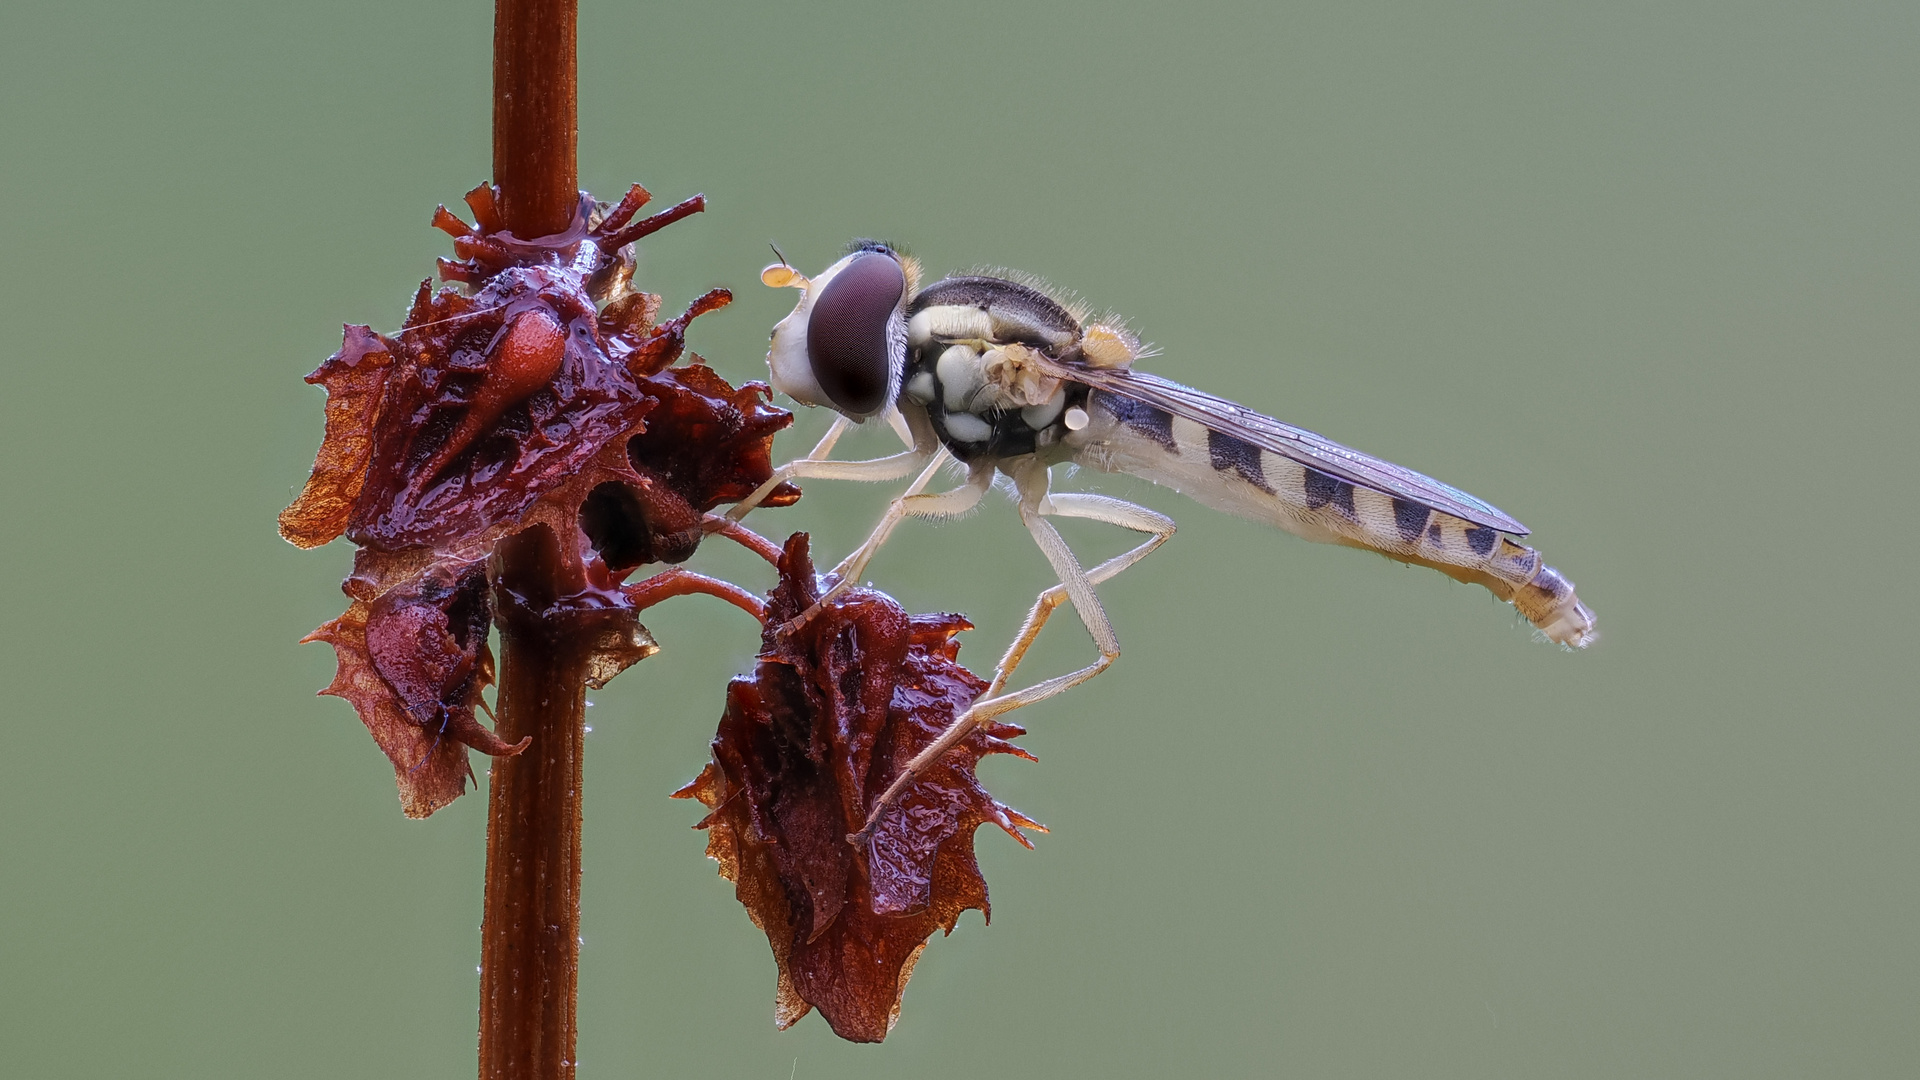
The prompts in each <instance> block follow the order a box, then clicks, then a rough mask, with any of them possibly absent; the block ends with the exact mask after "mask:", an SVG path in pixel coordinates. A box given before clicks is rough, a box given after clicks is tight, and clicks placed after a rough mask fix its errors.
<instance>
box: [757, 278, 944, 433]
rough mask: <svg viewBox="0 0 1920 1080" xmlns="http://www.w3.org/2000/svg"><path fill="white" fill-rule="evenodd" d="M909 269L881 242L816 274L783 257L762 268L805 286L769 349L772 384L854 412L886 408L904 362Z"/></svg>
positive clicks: (806, 401) (777, 281)
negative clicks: (782, 260)
mask: <svg viewBox="0 0 1920 1080" xmlns="http://www.w3.org/2000/svg"><path fill="white" fill-rule="evenodd" d="M910 276H911V275H910V272H909V270H908V268H907V267H906V266H905V265H904V264H903V263H902V261H901V259H900V257H899V256H898V255H896V254H895V253H894V252H893V250H892V249H890V248H888V247H886V246H884V245H881V244H862V245H861V246H860V247H859V248H857V249H856V250H855V251H853V252H852V253H850V254H849V255H847V256H846V257H845V258H843V259H841V260H840V261H839V262H836V263H834V264H833V265H832V266H829V267H827V269H826V270H825V271H823V272H822V273H820V274H819V275H818V276H817V277H814V278H812V279H808V278H807V277H805V276H804V275H802V274H800V273H798V272H797V271H795V270H793V268H792V267H789V266H787V265H786V264H784V263H779V264H776V265H774V266H769V267H767V269H766V270H764V271H762V272H761V275H760V279H761V280H762V281H764V282H766V283H767V284H769V285H776V286H777V285H785V286H790V287H793V288H798V289H799V290H800V302H799V303H798V304H796V305H795V306H794V309H793V311H792V313H790V314H789V315H788V316H787V317H786V318H784V319H781V320H780V322H779V323H778V324H777V325H775V326H774V328H773V343H772V345H771V346H770V347H769V348H768V349H767V369H768V372H769V373H770V375H771V379H772V382H773V386H774V389H776V390H778V391H780V392H781V393H783V394H785V395H787V396H788V397H790V398H792V399H793V400H795V401H798V402H800V403H801V404H803V405H825V406H827V407H828V408H830V409H834V410H836V411H838V412H840V413H843V414H845V415H847V416H849V417H852V418H853V419H856V420H864V419H866V418H868V417H870V416H877V415H879V414H880V413H882V412H884V411H885V410H886V409H887V407H888V406H889V405H891V404H892V403H893V400H894V397H895V396H896V395H898V394H899V392H900V377H901V372H902V370H903V369H904V368H905V366H906V345H907V321H906V310H907V302H908V301H909V300H910V299H911V295H912V287H911V281H910Z"/></svg>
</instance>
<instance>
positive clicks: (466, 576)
mask: <svg viewBox="0 0 1920 1080" xmlns="http://www.w3.org/2000/svg"><path fill="white" fill-rule="evenodd" d="M648 198H649V196H648V195H647V193H646V191H645V189H643V188H641V187H639V186H638V185H635V186H634V187H633V188H632V189H631V190H630V191H628V193H627V195H626V197H625V198H623V199H622V200H621V201H620V202H619V203H618V204H616V205H614V206H611V207H600V206H597V205H596V204H595V203H594V202H593V200H592V199H591V198H590V197H588V196H586V195H584V194H583V195H582V196H581V202H580V207H579V212H578V214H577V215H576V218H575V221H574V224H573V226H572V227H570V228H569V229H568V230H566V231H565V232H563V233H561V234H559V235H556V236H548V237H540V238H535V239H531V240H527V239H521V238H518V237H515V236H514V235H513V234H511V233H510V232H507V231H505V230H504V229H503V228H502V223H501V221H500V217H499V214H498V208H497V206H496V203H495V192H494V190H493V189H492V188H491V187H489V186H486V185H482V186H481V187H478V188H475V189H474V190H473V191H472V192H470V193H468V195H467V199H466V201H467V205H468V206H469V207H470V208H471V210H472V212H473V215H474V218H475V221H476V223H477V224H476V225H474V226H468V225H466V224H465V223H463V222H461V221H460V219H459V218H457V217H455V216H454V215H453V214H452V213H450V212H448V211H447V209H446V208H445V207H441V208H440V209H439V210H438V211H437V212H436V213H435V215H434V224H435V226H437V227H439V228H440V229H442V230H443V231H445V232H447V233H449V234H451V235H452V236H453V237H454V253H455V255H456V256H458V258H457V259H455V260H444V259H443V260H441V264H440V270H441V276H442V277H443V278H445V279H447V280H448V281H451V282H455V283H457V286H456V287H453V288H443V289H441V290H439V291H437V292H436V291H434V290H433V289H432V288H431V287H430V284H429V283H427V282H423V283H421V286H420V289H419V291H418V293H417V294H416V295H415V297H414V301H413V304H412V307H411V309H410V310H409V312H408V314H407V318H406V322H405V324H404V325H403V326H402V327H401V328H400V331H399V333H398V334H396V335H394V336H392V337H388V336H386V335H382V334H378V333H375V332H374V331H373V330H371V329H370V328H368V327H365V326H349V327H347V328H346V332H345V338H344V341H343V343H342V346H341V349H340V351H339V352H338V353H335V354H334V355H333V356H332V357H330V358H328V360H327V361H326V363H324V364H322V365H320V367H319V368H318V369H317V370H316V371H314V373H313V374H312V375H310V376H308V377H307V381H308V382H312V383H317V384H319V385H321V386H324V387H325V388H326V390H327V414H326V416H327V421H326V436H325V439H324V441H323V442H322V443H321V446H320V450H319V453H318V454H317V455H316V457H315V460H314V467H313V473H312V475H311V477H309V479H308V481H307V485H306V489H305V490H304V491H303V492H302V493H301V495H300V497H299V498H298V499H296V500H295V501H294V503H293V505H292V506H289V507H288V508H287V509H286V511H285V512H284V513H282V514H281V516H280V531H281V535H283V536H284V537H286V538H287V540H289V541H290V542H292V543H294V544H297V545H299V546H301V547H317V546H319V545H321V544H324V543H327V542H328V541H330V540H333V539H334V538H335V537H339V536H342V535H344V536H345V537H346V538H347V539H349V540H351V541H352V542H353V543H354V544H355V545H357V546H358V548H359V550H358V552H357V553H356V555H355V560H354V573H353V576H352V577H350V578H348V579H347V582H346V584H345V586H344V590H345V591H346V593H347V595H348V596H349V597H350V598H351V599H352V604H351V605H350V606H349V607H348V609H347V611H346V613H345V614H343V615H342V616H341V617H340V618H338V619H335V620H333V621H331V622H329V623H327V624H326V625H324V626H322V627H321V628H320V629H319V630H317V631H315V632H314V634H313V635H312V636H311V637H310V638H309V639H308V640H317V641H325V642H327V643H329V644H331V645H333V647H334V650H335V652H336V654H337V656H338V660H339V670H338V674H337V675H336V677H335V679H334V682H333V684H332V685H331V686H329V687H328V688H327V689H326V690H325V691H322V692H323V693H331V694H336V695H339V696H341V697H345V698H347V699H348V700H349V701H351V702H352V703H353V705H354V707H355V708H356V709H357V710H358V711H359V713H360V717H361V720H362V721H363V722H365V723H366V725H367V728H368V730H369V731H370V732H372V734H373V736H374V739H375V741H376V742H377V743H378V744H379V746H380V748H381V749H382V750H383V751H385V752H386V754H387V756H388V757H389V758H390V759H391V760H392V762H393V767H394V772H395V776H396V778H397V780H398V782H399V786H400V799H401V805H402V808H403V809H404V810H405V812H406V813H407V814H409V815H410V816H416V817H424V816H425V815H427V814H430V813H432V812H433V811H434V810H436V809H438V808H439V807H441V806H444V805H446V803H448V802H450V801H451V800H452V799H454V798H455V797H457V796H458V795H460V794H461V793H462V792H463V791H464V790H465V787H466V783H467V781H468V780H469V779H470V778H471V772H470V770H469V769H468V766H467V760H466V750H467V748H468V747H471V748H473V749H477V750H480V751H482V752H484V753H488V754H495V755H499V754H511V753H515V752H517V751H518V750H519V749H521V748H522V747H523V746H524V745H525V744H524V742H523V743H521V744H517V745H511V746H510V745H507V744H505V743H503V742H501V740H499V739H498V738H495V737H494V736H493V733H492V732H490V731H489V730H488V729H487V728H486V727H484V726H483V725H482V724H480V723H479V721H478V719H477V718H476V717H475V716H474V710H475V709H476V708H484V701H483V699H482V697H481V691H482V690H483V689H484V688H485V686H486V685H487V684H488V683H489V682H491V680H492V672H493V659H492V656H491V654H490V653H489V651H488V649H487V645H486V638H487V628H488V627H489V625H490V624H491V623H492V622H493V620H494V618H495V616H496V614H497V613H501V612H502V607H501V599H502V597H501V596H499V595H498V582H497V580H496V578H497V575H496V574H494V573H493V571H492V570H491V569H490V567H491V566H492V561H491V560H490V558H489V556H491V555H492V554H493V553H494V551H495V548H496V546H497V545H498V544H499V542H500V541H501V540H503V539H505V538H506V537H509V536H512V535H514V534H516V533H521V532H523V531H526V530H531V529H544V530H545V531H546V532H547V533H548V534H550V536H551V542H552V543H553V544H555V545H557V549H558V553H559V558H560V562H561V565H562V567H563V570H564V573H563V579H564V580H563V585H565V587H566V588H565V590H563V594H562V595H556V596H551V597H542V598H538V602H539V603H540V604H541V605H542V606H543V607H545V608H548V609H553V608H565V609H578V610H579V611H580V612H584V613H591V617H592V620H593V622H594V627H595V629H594V633H595V634H596V635H598V636H597V639H596V645H595V657H594V662H593V664H592V665H591V666H590V675H591V678H592V680H593V681H594V682H595V683H596V684H599V683H603V682H604V681H605V680H606V679H608V678H611V677H612V676H613V675H614V674H616V673H617V672H618V671H619V670H620V669H621V668H623V667H625V666H626V665H628V664H631V663H633V662H634V661H636V660H639V659H641V658H642V657H644V656H646V655H648V654H649V653H650V652H652V651H653V649H654V646H653V643H652V639H651V638H650V637H649V636H648V635H647V633H646V630H645V628H644V627H642V626H641V625H640V623H639V621H638V620H637V619H636V618H634V616H633V611H632V609H631V607H630V606H629V603H628V601H627V599H626V597H625V596H624V595H623V594H622V592H621V591H620V589H619V584H620V582H621V581H622V580H623V579H624V578H625V577H626V576H627V575H628V574H630V573H631V572H632V571H633V570H634V569H636V568H637V567H640V566H643V565H646V564H648V563H654V562H664V563H675V562H680V561H682V560H684V559H686V558H687V557H688V556H690V555H691V554H693V551H694V549H695V548H696V547H697V546H698V544H699V542H700V539H701V537H702V536H703V535H705V532H706V531H707V522H706V520H705V513H706V511H708V510H710V509H712V508H713V507H714V506H716V505H719V504H720V503H722V502H728V501H732V500H736V499H738V498H740V497H741V496H743V495H745V494H747V493H749V492H751V491H753V490H754V489H755V488H756V487H758V486H759V485H760V484H761V483H762V482H764V481H765V480H766V479H767V478H768V477H769V476H770V475H771V469H772V466H771V452H772V438H773V433H774V432H775V431H777V430H779V429H780V428H782V427H784V426H786V424H787V423H789V422H790V420H791V417H790V415H789V414H787V413H786V412H785V411H783V410H780V409H777V408H774V407H773V406H771V405H770V404H768V401H767V398H768V390H767V387H766V386H765V385H764V384H761V383H748V384H746V385H744V386H742V387H739V388H737V389H736V388H735V387H733V386H731V385H729V384H728V383H727V382H726V380H724V379H722V378H720V376H718V375H716V374H714V373H713V372H712V371H711V370H710V369H708V368H707V367H706V366H705V365H704V363H703V362H702V361H701V360H700V358H699V357H697V356H690V362H689V363H687V364H683V365H680V366H675V363H676V361H678V360H680V359H681V356H682V353H683V351H684V350H685V347H686V331H687V325H688V324H689V323H690V322H691V321H692V320H693V319H694V318H695V317H697V316H699V315H701V314H704V313H706V312H709V311H712V310H715V309H717V308H720V307H722V306H724V305H725V304H726V303H727V302H728V300H730V299H731V297H730V295H729V294H728V293H727V292H726V291H725V290H714V291H713V292H710V293H708V294H706V295H705V296H702V297H700V298H699V299H698V300H696V301H694V303H693V304H692V305H691V306H690V307H689V308H688V309H687V311H686V312H685V313H683V314H681V315H679V316H676V317H674V318H672V319H668V320H666V321H665V322H656V321H655V319H656V316H657V315H658V312H659V309H660V298H659V297H658V296H654V295H652V294H649V293H644V292H639V291H637V290H635V289H633V288H632V285H631V279H632V274H633V267H634V257H633V252H632V248H631V245H632V243H633V242H634V241H636V240H638V239H640V238H641V237H644V236H646V235H648V234H650V233H652V232H653V231H655V230H657V229H659V228H660V227H662V226H664V225H667V224H670V223H671V222H673V221H676V220H679V219H680V218H682V217H685V216H687V215H688V214H691V213H695V212H697V211H699V210H700V209H702V208H703V207H704V202H703V201H702V200H701V199H700V198H699V197H697V196H696V197H695V198H693V199H689V200H687V201H686V202H683V203H680V204H679V205H677V206H674V207H672V208H670V209H668V210H666V211H664V212H662V213H659V214H655V215H653V216H652V217H649V218H645V219H643V220H640V221H634V220H633V218H634V216H635V214H637V213H638V211H639V210H640V208H641V207H642V206H644V205H645V204H646V202H647V201H648ZM798 497H799V492H798V491H797V490H796V489H794V488H792V487H783V488H781V489H777V494H776V496H775V498H774V499H773V500H771V501H773V502H775V503H776V504H779V503H791V502H792V501H793V500H794V499H796V498H798ZM490 586H491V587H490ZM519 599H521V600H522V601H524V600H525V598H519Z"/></svg>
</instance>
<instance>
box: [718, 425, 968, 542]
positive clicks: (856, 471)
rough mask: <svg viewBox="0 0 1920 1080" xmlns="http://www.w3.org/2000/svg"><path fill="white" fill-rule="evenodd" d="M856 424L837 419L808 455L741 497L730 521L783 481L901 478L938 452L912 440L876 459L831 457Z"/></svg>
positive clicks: (874, 480)
mask: <svg viewBox="0 0 1920 1080" xmlns="http://www.w3.org/2000/svg"><path fill="white" fill-rule="evenodd" d="M852 426H853V421H852V420H849V419H847V418H846V417H844V416H842V417H838V418H837V419H835V420H834V422H833V426H832V427H830V428H828V429H827V433H826V435H825V436H823V437H822V438H821V439H820V442H819V443H818V444H817V445H815V446H814V448H813V449H812V450H810V451H808V453H807V456H806V457H803V458H797V459H795V460H793V461H789V462H787V463H786V464H785V465H782V466H780V467H779V468H776V469H774V470H773V475H772V476H770V477H768V478H767V481H766V482H765V483H763V484H761V485H760V486H759V487H757V488H755V489H753V494H751V495H748V496H747V497H746V498H744V499H741V500H740V501H739V502H737V503H735V504H734V505H733V509H731V510H728V511H727V519H728V520H730V521H739V520H740V519H741V518H743V517H746V516H747V515H748V514H749V513H751V512H752V511H753V509H754V507H757V506H759V505H760V503H761V501H762V500H764V499H765V498H766V497H767V495H768V493H770V492H772V491H773V489H774V488H776V487H779V486H780V485H781V484H783V483H786V482H787V481H788V480H862V481H867V482H879V481H882V480H898V479H900V478H901V477H903V476H906V475H909V474H910V473H912V472H913V470H915V469H917V468H919V467H920V466H921V465H922V464H924V463H925V462H926V460H927V458H929V457H930V456H932V454H933V453H934V450H933V447H932V445H931V444H928V445H915V444H914V443H913V442H911V441H909V442H908V443H907V445H908V446H909V447H912V449H909V450H907V451H905V452H903V453H899V454H893V455H891V456H888V457H883V458H873V459H871V460H869V461H830V460H827V455H828V454H830V453H832V452H833V447H834V444H835V443H837V442H839V441H840V436H842V435H844V434H846V433H847V430H848V429H849V428H851V427H852Z"/></svg>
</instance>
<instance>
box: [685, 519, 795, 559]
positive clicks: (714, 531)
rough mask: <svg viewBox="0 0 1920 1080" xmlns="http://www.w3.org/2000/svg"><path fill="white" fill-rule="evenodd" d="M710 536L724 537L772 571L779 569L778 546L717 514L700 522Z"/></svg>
mask: <svg viewBox="0 0 1920 1080" xmlns="http://www.w3.org/2000/svg"><path fill="white" fill-rule="evenodd" d="M700 524H701V527H702V528H704V529H705V530H706V531H707V532H708V533H709V534H711V535H718V536H724V537H726V538H727V539H729V540H731V541H733V542H734V543H736V544H739V545H740V546H741V547H743V548H746V549H747V550H748V551H751V552H753V553H754V554H755V555H758V556H760V557H761V558H763V559H765V560H767V562H768V563H769V564H770V565H772V566H773V568H774V569H776V570H778V569H779V568H780V545H779V544H776V543H774V542H773V541H771V540H769V539H767V538H766V537H764V536H761V535H760V534H759V533H757V532H754V531H753V530H752V529H749V528H747V527H746V526H745V525H742V524H740V523H739V522H737V521H733V520H730V519H728V518H724V517H721V516H720V515H719V514H708V515H707V516H706V517H705V518H703V519H702V520H701V522H700Z"/></svg>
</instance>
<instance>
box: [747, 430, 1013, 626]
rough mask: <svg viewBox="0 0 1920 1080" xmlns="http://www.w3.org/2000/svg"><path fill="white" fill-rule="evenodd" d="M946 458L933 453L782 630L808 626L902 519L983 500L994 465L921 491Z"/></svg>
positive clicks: (961, 509)
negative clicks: (949, 486) (948, 486)
mask: <svg viewBox="0 0 1920 1080" xmlns="http://www.w3.org/2000/svg"><path fill="white" fill-rule="evenodd" d="M947 461H948V454H947V451H946V450H945V449H944V448H943V449H941V450H940V451H939V452H938V453H936V454H934V456H933V461H932V463H930V464H929V465H928V466H927V467H926V469H925V470H924V471H922V472H921V473H920V475H919V476H918V477H917V478H915V479H914V481H913V483H912V484H911V485H909V486H908V487H907V490H906V491H905V492H904V493H902V494H901V496H900V497H899V498H897V499H895V500H893V502H892V503H891V504H889V505H888V506H887V512H886V514H885V515H883V516H882V517H881V518H880V524H879V525H877V526H875V528H874V530H873V533H872V535H870V536H868V537H867V538H866V540H865V541H863V542H862V543H861V545H860V546H859V547H857V548H855V549H854V551H853V554H851V555H848V556H847V557H846V558H845V559H843V560H841V562H840V565H839V566H836V567H834V568H833V573H832V575H831V576H832V577H833V579H834V582H833V585H832V586H831V587H829V588H828V589H827V591H826V592H824V593H821V594H820V599H819V600H817V601H815V602H814V604H813V605H812V606H811V607H809V608H807V610H805V611H803V612H801V613H800V614H799V615H796V616H794V617H793V618H792V619H790V620H788V621H787V623H786V624H785V625H783V626H782V627H781V628H780V633H782V634H790V633H793V632H794V631H795V630H798V629H800V628H801V627H802V626H805V625H806V624H807V623H808V622H809V621H811V620H812V619H813V617H814V616H815V615H817V614H819V613H820V610H821V608H823V607H825V606H826V604H827V602H828V601H830V600H832V599H833V598H834V597H836V596H838V595H840V593H842V592H844V591H846V589H847V588H848V587H849V586H851V585H852V584H853V583H854V582H855V581H857V580H859V578H860V575H861V573H862V572H864V571H865V570H866V568H867V563H869V562H870V561H872V559H873V556H874V554H875V553H876V552H878V551H879V550H880V546H881V545H882V544H885V543H886V542H887V538H888V537H890V536H892V535H893V530H894V528H895V527H896V526H898V525H899V524H900V522H902V521H904V520H906V519H907V518H910V517H951V516H953V515H955V514H964V513H966V512H967V511H968V510H971V509H973V507H974V506H975V505H976V504H978V503H979V502H980V499H981V497H983V496H984V495H986V493H987V489H988V488H990V487H992V486H993V465H992V464H991V463H989V462H982V463H981V464H979V465H976V466H974V467H973V469H972V471H971V472H970V473H969V474H968V476H967V482H966V483H965V484H962V485H961V486H959V487H957V488H954V489H953V490H952V491H943V492H940V493H939V494H937V495H926V494H922V493H921V492H922V489H924V488H925V487H926V486H927V484H929V483H931V482H932V480H933V477H934V474H935V473H938V472H939V471H940V468H941V466H943V465H945V464H946V463H947Z"/></svg>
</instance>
